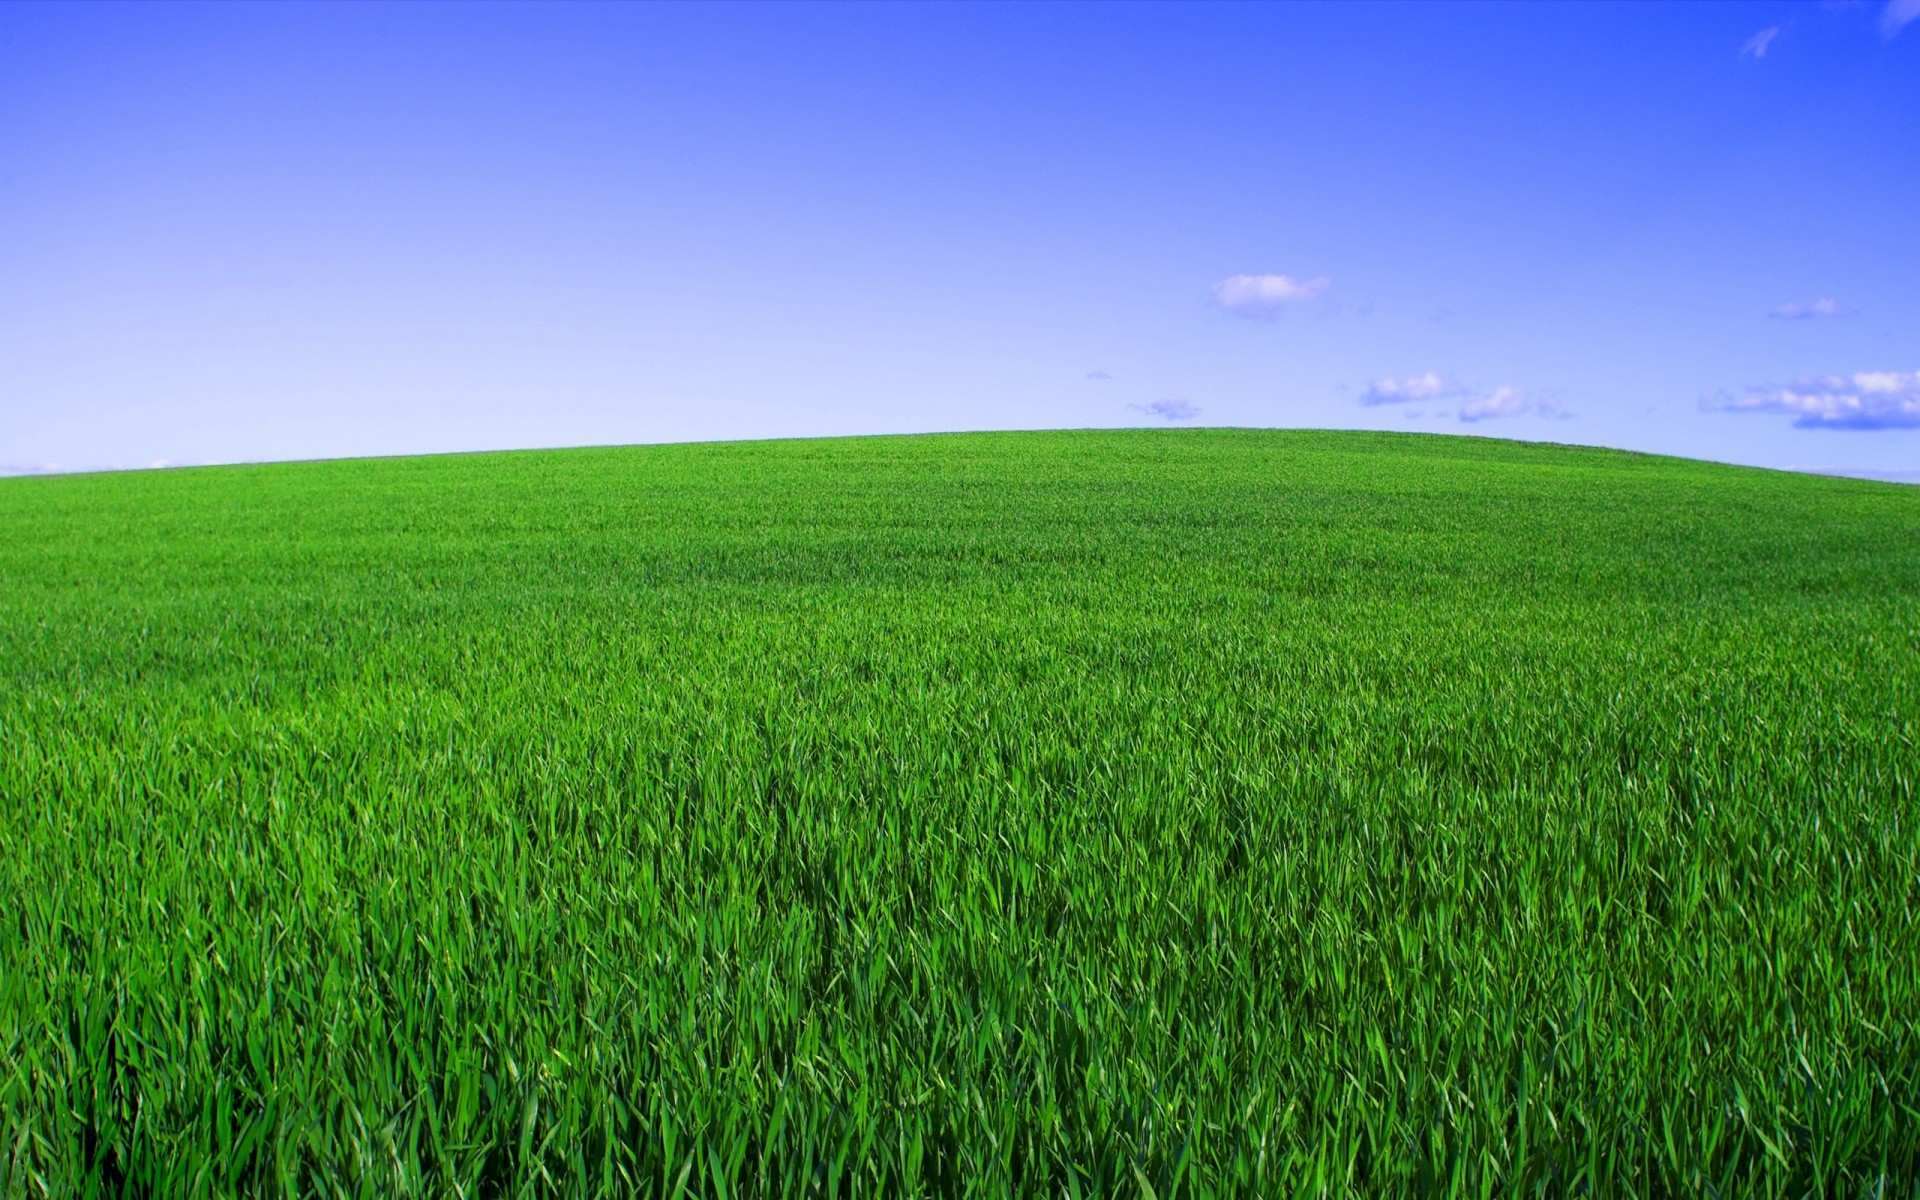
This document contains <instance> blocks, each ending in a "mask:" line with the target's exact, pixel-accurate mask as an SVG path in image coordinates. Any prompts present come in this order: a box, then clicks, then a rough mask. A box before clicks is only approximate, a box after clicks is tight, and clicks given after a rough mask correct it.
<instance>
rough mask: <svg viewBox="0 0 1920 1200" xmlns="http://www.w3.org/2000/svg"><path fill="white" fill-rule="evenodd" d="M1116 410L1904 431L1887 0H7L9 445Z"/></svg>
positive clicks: (902, 428)
mask: <svg viewBox="0 0 1920 1200" xmlns="http://www.w3.org/2000/svg"><path fill="white" fill-rule="evenodd" d="M1134 424H1160V425H1165V424H1178V425H1194V424H1201V425H1206V424H1226V425H1257V426H1282V427H1300V426H1312V427H1337V428H1365V429H1408V430H1428V431H1442V432H1460V433H1475V434H1488V435H1493V436H1501V437H1520V438H1535V439H1547V440H1553V441H1566V442H1581V443H1591V444H1602V445H1611V446H1621V447H1627V448H1632V449H1641V450H1651V451H1658V452H1663V453H1673V454H1683V455H1690V456H1695V457H1704V458H1715V459H1722V460H1727V461H1734V462H1743V463H1753V464H1759V465H1764V466H1775V467H1797V468H1806V469H1846V470H1852V471H1863V472H1882V473H1902V472H1907V473H1914V472H1920V0H1894V3H1892V4H1886V3H1880V2H1875V3H1861V4H1851V5H1849V4H1821V3H1789V2H1769V3H1724V4H1682V5H1673V6H1661V5H1641V4H1621V5H1578V4H1542V5H1537V6H1521V5H1484V6H1482V5H1467V6H1447V5H1440V4H1411V5H1390V4H1369V5H1334V6H1316V5H1310V4H1288V5H1283V6H1273V7H1261V6H1256V5H1251V4H1235V5H1228V6H1220V7H1209V6H1206V5H1200V4H1180V5H1172V6H1095V5H1066V4H1061V5H1050V6H1021V5H1012V4H1002V5H971V6H911V7H909V6H892V7H889V6H880V5H860V6H847V7H807V6H802V5H777V6H768V7H756V6H744V5H712V6H692V7H674V6H669V5H644V6H641V5H635V6H613V5H589V6H579V7H569V6H563V5H553V4H543V5H539V6H492V5H475V6H464V7H462V6H452V5H412V6H383V5H344V4H327V5H289V6H275V5H220V6H196V5H180V6H173V5H165V4H138V5H132V6H124V7H122V6H114V5H109V4H85V5H66V4H62V5H46V6H42V5H35V4H20V3H14V4H8V5H5V6H0V469H5V470H8V471H13V472H19V471H36V470H48V469H64V470H74V469H91V468H99V467H115V466H147V465H151V464H155V463H179V464H184V463H201V462H230V461H242V460H258V459H279V458H316V457H331V456H338V455H361V454H395V453H415V452H429V451H449V450H472V449H486V448H504V447H520V446H553V445H571V444H598V443H616V442H651V441H670V440H688V439H709V438H747V437H773V436H795V435H813V434H841V433H884V432H910V431H921V430H947V429H988V428H994V429H1004V428H1042V427H1083V426H1113V425H1134Z"/></svg>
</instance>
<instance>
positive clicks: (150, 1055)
mask: <svg viewBox="0 0 1920 1200" xmlns="http://www.w3.org/2000/svg"><path fill="white" fill-rule="evenodd" d="M1917 736H1920V489H1903V488H1900V487H1897V486H1892V485H1884V484H1873V483H1865V482H1858V481H1852V480H1841V479H1829V478H1814V477H1803V476H1792V475H1783V474H1775V473H1766V472H1759V471H1750V470H1741V469H1735V468H1727V467H1718V466H1710V465H1705V464H1698V463H1688V462H1681V461H1675V460H1663V459H1653V458H1646V457H1639V456H1631V455H1624V454H1618V453H1611V452H1603V451H1591V450H1575V449H1568V448H1560V447H1538V446H1522V445H1514V444H1505V443H1496V442H1487V441H1478V440H1466V439H1444V438H1419V437H1407V436H1384V435H1371V434H1333V433H1328V434H1317V433H1264V432H1243V431H1198V430H1196V431H1179V432H1124V433H1071V434H1011V435H976V436H954V437H926V438H889V439H854V440H839V441H802V442H779V443H753V444H735V445H706V446H681V447H653V448H641V449H618V450H588V451H557V452H542V453H526V454H510V455H481V456H470V457H450V458H432V459H397V460H383V461H358V462H336V463H322V464H285V465H277V466H263V467H247V468H222V469H206V470H191V471H176V472H159V473H141V474H128V475H104V476H90V477H70V478H45V479H20V480H7V481H0V896H4V897H6V904H5V909H6V910H7V911H5V912H4V913H0V966H4V976H0V1068H3V1070H0V1191H3V1192H4V1194H5V1195H8V1196H37V1195H55V1196H59V1195H72V1194H86V1193H88V1192H95V1191H112V1192H115V1193H122V1192H125V1193H131V1194H138V1195H146V1194H162V1195H217V1194H232V1193H234V1192H235V1191H244V1192H250V1193H274V1192H278V1191H280V1190H282V1189H284V1190H286V1191H289V1192H293V1191H298V1192H303V1193H305V1192H314V1193H324V1194H329V1195H332V1194H343V1195H366V1196H391V1195H399V1194H408V1193H421V1194H433V1195H452V1194H459V1195H464V1196H469V1197H473V1196H485V1195H506V1194H514V1195H521V1194H532V1195H545V1194H568V1195H575V1194H580V1195H584V1194H631V1193H635V1192H639V1193H643V1194H645V1193H661V1194H665V1193H670V1192H673V1191H675V1190H676V1189H679V1188H684V1189H685V1190H686V1191H687V1192H688V1193H690V1194H698V1195H708V1196H719V1195H723V1194H724V1195H733V1194H736V1193H743V1194H749V1195H788V1194H802V1193H807V1194H818V1195H830V1194H840V1195H847V1194H854V1193H859V1194H866V1195H879V1194H885V1195H904V1194H914V1193H919V1194H941V1195H958V1194H979V1195H999V1194H1004V1193H1006V1192H1008V1191H1012V1192H1015V1193H1018V1194H1033V1195H1040V1194H1045V1195H1048V1196H1059V1195H1062V1194H1064V1195H1068V1196H1078V1195H1087V1196H1091V1195H1116V1194H1126V1195H1137V1194H1143V1193H1145V1192H1147V1191H1149V1190H1150V1191H1151V1192H1152V1193H1153V1194H1155V1195H1157V1196H1158V1197H1162V1198H1165V1197H1170V1196H1175V1195H1179V1196H1188V1195H1193V1196H1202V1195H1215V1196H1224V1195H1271V1196H1283V1195H1343V1194H1349V1193H1351V1192H1356V1191H1357V1192H1363V1193H1378V1194H1390V1195H1399V1194H1409V1195H1411V1194H1433V1193H1436V1192H1439V1193H1458V1194H1469V1193H1470V1194H1475V1195H1478V1194H1482V1192H1483V1191H1488V1190H1491V1191H1492V1192H1494V1193H1496V1194H1521V1193H1526V1194H1534V1193H1536V1192H1539V1193H1543V1194H1549V1195H1563V1194H1591V1195H1614V1194H1622V1195H1625V1194H1633V1195H1642V1196H1651V1195H1689V1196H1691V1195H1710V1194H1715V1193H1717V1194H1719V1195H1723V1196H1730V1195H1748V1194H1757V1195H1793V1196H1798V1195H1805V1194H1815V1195H1875V1196H1881V1195H1885V1196H1893V1195H1902V1196H1910V1195H1913V1194H1914V1189H1915V1179H1916V1176H1917V1175H1920V1038H1917V1037H1916V1030H1915V1017H1916V1014H1917V1013H1920V930H1916V926H1915V917H1916V908H1917V907H1920V835H1916V832H1915V827H1916V818H1917V817H1920V808H1917V807H1916V803H1915V801H1916V775H1920V751H1916V747H1915V739H1916V737H1917Z"/></svg>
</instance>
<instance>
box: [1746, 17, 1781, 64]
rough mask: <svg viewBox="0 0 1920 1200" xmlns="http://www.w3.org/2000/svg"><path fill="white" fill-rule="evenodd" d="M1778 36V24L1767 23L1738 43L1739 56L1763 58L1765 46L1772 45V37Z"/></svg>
mask: <svg viewBox="0 0 1920 1200" xmlns="http://www.w3.org/2000/svg"><path fill="white" fill-rule="evenodd" d="M1779 36H1780V27H1779V26H1778V25H1769V26H1767V27H1766V28H1765V29H1762V30H1761V31H1760V32H1759V33H1756V34H1754V35H1753V36H1752V37H1750V38H1748V39H1747V40H1746V41H1744V42H1742V43H1741V44H1740V57H1741V58H1765V57H1766V56H1767V47H1768V46H1771V45H1773V39H1775V38H1777V37H1779Z"/></svg>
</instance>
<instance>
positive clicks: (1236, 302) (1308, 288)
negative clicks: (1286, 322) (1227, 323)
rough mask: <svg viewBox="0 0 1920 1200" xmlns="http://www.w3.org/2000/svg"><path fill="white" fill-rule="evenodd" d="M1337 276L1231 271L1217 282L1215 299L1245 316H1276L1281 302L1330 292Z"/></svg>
mask: <svg viewBox="0 0 1920 1200" xmlns="http://www.w3.org/2000/svg"><path fill="white" fill-rule="evenodd" d="M1332 286H1333V280H1331V279H1328V278H1327V277H1326V276H1325V275H1322V276H1319V277H1318V278H1315V279H1295V278H1294V277H1293V276H1291V275H1229V276H1227V277H1226V278H1225V279H1222V280H1221V281H1220V282H1219V283H1216V284H1214V285H1213V302H1214V303H1215V304H1218V305H1219V306H1220V307H1221V308H1224V309H1226V310H1227V311H1228V312H1230V313H1234V314H1236V315H1238V316H1242V317H1272V316H1276V315H1278V314H1279V312H1280V309H1281V306H1282V305H1286V304H1290V303H1293V302H1294V301H1298V300H1314V299H1318V298H1319V297H1321V296H1324V295H1326V293H1327V289H1328V288H1330V287H1332Z"/></svg>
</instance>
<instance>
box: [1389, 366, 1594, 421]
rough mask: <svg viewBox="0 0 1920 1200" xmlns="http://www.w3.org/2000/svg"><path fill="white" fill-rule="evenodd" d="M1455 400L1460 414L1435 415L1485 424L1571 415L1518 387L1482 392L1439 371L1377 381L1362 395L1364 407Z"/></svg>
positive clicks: (1446, 411) (1438, 412)
mask: <svg viewBox="0 0 1920 1200" xmlns="http://www.w3.org/2000/svg"><path fill="white" fill-rule="evenodd" d="M1453 399H1458V400H1459V401H1460V402H1461V404H1460V408H1459V411H1458V412H1457V413H1456V412H1455V411H1454V410H1453V409H1442V410H1439V411H1436V412H1435V413H1434V415H1435V416H1437V417H1452V416H1456V415H1457V416H1458V417H1459V418H1460V419H1461V420H1462V421H1486V420H1491V419H1493V418H1495V417H1512V416H1517V415H1519V414H1520V413H1527V412H1530V413H1538V414H1539V415H1540V416H1543V417H1545V416H1559V417H1565V416H1568V415H1570V414H1567V413H1563V412H1561V411H1560V410H1559V405H1558V404H1556V403H1555V402H1554V401H1553V400H1550V399H1544V398H1541V397H1536V396H1532V395H1529V394H1528V393H1526V392H1523V391H1521V390H1520V389H1519V388H1513V387H1500V388H1495V389H1493V390H1492V391H1491V392H1482V391H1479V390H1477V389H1475V388H1471V387H1468V386H1467V385H1466V384H1464V383H1461V382H1459V381H1458V380H1454V379H1449V378H1448V377H1447V376H1445V375H1442V374H1440V372H1438V371H1428V372H1427V373H1426V374H1425V375H1414V376H1412V377H1410V378H1407V379H1376V380H1374V381H1373V382H1372V383H1370V384H1368V385H1367V390H1366V391H1364V392H1362V393H1361V394H1360V403H1362V404H1400V403H1404V402H1406V401H1408V400H1453ZM1409 415H1411V414H1409Z"/></svg>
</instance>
